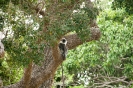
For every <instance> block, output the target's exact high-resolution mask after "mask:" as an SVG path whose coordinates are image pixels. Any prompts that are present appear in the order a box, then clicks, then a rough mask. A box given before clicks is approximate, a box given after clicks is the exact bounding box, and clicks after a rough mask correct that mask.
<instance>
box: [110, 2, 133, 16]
mask: <svg viewBox="0 0 133 88" xmlns="http://www.w3.org/2000/svg"><path fill="white" fill-rule="evenodd" d="M112 8H113V9H117V8H124V9H125V11H126V12H128V13H129V14H133V3H132V0H114V1H113V3H112Z"/></svg>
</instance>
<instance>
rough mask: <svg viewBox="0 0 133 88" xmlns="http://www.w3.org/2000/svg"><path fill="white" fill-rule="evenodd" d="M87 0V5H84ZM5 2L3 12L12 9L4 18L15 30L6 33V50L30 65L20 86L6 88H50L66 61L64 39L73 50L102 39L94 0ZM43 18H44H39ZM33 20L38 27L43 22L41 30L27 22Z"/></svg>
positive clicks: (7, 87)
mask: <svg viewBox="0 0 133 88" xmlns="http://www.w3.org/2000/svg"><path fill="white" fill-rule="evenodd" d="M83 1H84V3H85V4H84V3H83V4H82V2H83ZM1 2H2V3H3V2H4V4H5V6H2V8H3V7H4V8H3V9H5V8H8V9H7V10H6V11H7V12H6V11H5V12H4V13H5V14H4V15H2V17H3V19H4V22H5V23H9V25H10V26H11V27H12V33H13V34H12V35H10V36H8V33H9V32H8V31H6V33H7V35H6V38H5V40H4V45H5V47H6V49H5V51H6V52H7V54H9V55H10V57H11V58H13V61H16V62H17V63H19V64H20V65H24V66H26V68H25V69H24V75H23V77H22V79H21V80H20V81H19V82H18V83H16V84H12V85H9V86H3V87H2V88H38V87H40V88H50V87H51V85H52V81H53V77H54V74H55V71H56V70H57V68H58V67H59V66H60V65H61V63H62V62H63V59H62V58H61V56H60V53H59V49H58V43H59V41H60V39H61V38H63V37H65V38H66V39H67V41H68V44H67V47H68V49H69V50H70V49H73V48H75V47H77V46H78V45H81V44H83V43H84V42H89V41H92V40H97V39H99V38H100V30H99V28H98V25H97V24H96V21H95V20H96V16H97V14H98V12H97V9H96V8H95V7H94V6H93V4H92V3H91V1H90V0H61V1H58V0H50V1H49V0H46V1H38V0H37V1H36V0H34V1H30V0H24V1H23V0H18V1H15V2H14V0H13V1H12V0H10V1H9V0H6V1H1ZM81 4H82V6H81V7H80V5H81ZM15 7H17V8H18V7H19V9H17V8H15ZM43 8H45V10H43ZM3 11H4V10H3ZM34 11H35V12H36V15H35V12H34ZM73 11H76V12H75V13H74V12H73ZM7 14H8V15H7ZM19 14H21V15H19ZM39 15H41V16H43V18H42V19H39V18H38V16H39ZM16 16H17V17H18V18H20V19H18V18H16ZM30 17H31V18H32V19H33V20H34V24H38V23H39V28H38V30H33V29H32V28H34V27H35V26H34V27H33V26H31V25H29V24H28V25H27V24H25V23H24V21H25V19H27V18H30ZM22 18H23V19H22ZM16 20H17V21H16ZM29 20H31V19H29ZM29 20H28V21H29ZM35 21H36V22H35ZM32 25H33V24H32ZM29 26H30V27H29ZM2 31H4V30H3V29H2ZM43 56H44V58H43V59H42V57H43ZM37 63H38V64H37Z"/></svg>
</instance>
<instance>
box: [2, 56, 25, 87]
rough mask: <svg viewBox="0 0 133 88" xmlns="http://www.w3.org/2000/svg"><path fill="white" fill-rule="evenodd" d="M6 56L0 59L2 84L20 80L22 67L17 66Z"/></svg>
mask: <svg viewBox="0 0 133 88" xmlns="http://www.w3.org/2000/svg"><path fill="white" fill-rule="evenodd" d="M6 58H7V56H6ZM6 58H3V59H0V78H1V79H2V80H3V84H4V85H9V84H13V83H16V82H18V81H19V80H20V78H21V77H22V74H23V67H18V66H17V64H16V63H13V62H12V61H11V58H10V59H9V57H8V59H6Z"/></svg>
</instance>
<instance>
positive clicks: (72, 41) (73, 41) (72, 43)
mask: <svg viewBox="0 0 133 88" xmlns="http://www.w3.org/2000/svg"><path fill="white" fill-rule="evenodd" d="M90 33H91V36H90V38H88V39H87V40H86V42H89V41H92V40H98V39H99V38H100V35H101V33H100V29H99V28H95V27H92V28H91V29H90ZM65 38H66V39H67V41H68V44H67V47H68V49H73V48H75V47H77V46H78V45H81V44H83V43H84V42H83V41H81V39H80V38H79V37H78V36H77V34H71V35H67V36H65Z"/></svg>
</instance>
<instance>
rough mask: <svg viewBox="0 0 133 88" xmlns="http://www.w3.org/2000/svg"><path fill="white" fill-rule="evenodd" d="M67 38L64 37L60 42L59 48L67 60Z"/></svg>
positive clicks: (63, 57)
mask: <svg viewBox="0 0 133 88" xmlns="http://www.w3.org/2000/svg"><path fill="white" fill-rule="evenodd" d="M66 44H67V40H66V39H65V38H62V39H61V41H60V43H59V49H60V53H61V56H62V59H63V60H65V59H66V55H67V47H66Z"/></svg>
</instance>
